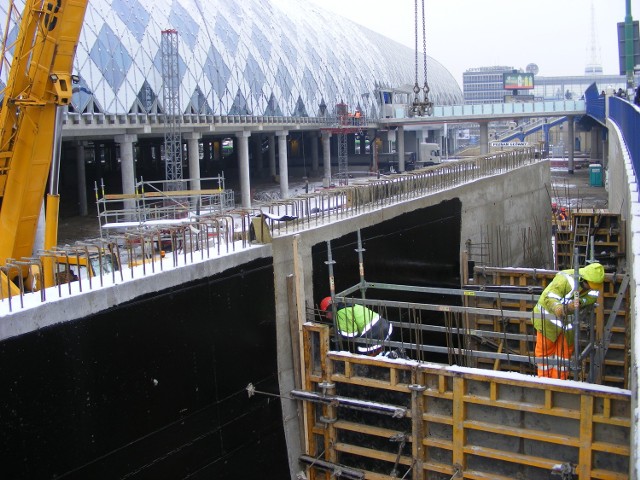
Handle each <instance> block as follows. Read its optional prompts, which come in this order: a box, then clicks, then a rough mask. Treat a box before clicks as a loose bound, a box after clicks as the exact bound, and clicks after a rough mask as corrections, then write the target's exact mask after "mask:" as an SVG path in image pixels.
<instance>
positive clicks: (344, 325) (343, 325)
mask: <svg viewBox="0 0 640 480" xmlns="http://www.w3.org/2000/svg"><path fill="white" fill-rule="evenodd" d="M336 325H337V327H338V333H339V334H340V335H341V336H342V337H343V338H348V339H351V338H354V339H355V338H369V339H372V340H376V341H377V342H376V343H375V344H364V345H358V346H357V348H356V351H357V352H358V353H367V354H369V353H370V352H375V351H376V350H378V349H379V348H381V347H382V344H383V342H385V341H387V340H389V338H390V336H391V332H392V331H393V326H392V325H391V323H390V322H388V321H387V320H385V319H384V318H382V317H381V316H380V315H378V314H377V313H376V312H374V311H373V310H371V309H369V308H367V307H364V306H362V305H351V306H347V307H343V308H340V309H338V312H337V314H336Z"/></svg>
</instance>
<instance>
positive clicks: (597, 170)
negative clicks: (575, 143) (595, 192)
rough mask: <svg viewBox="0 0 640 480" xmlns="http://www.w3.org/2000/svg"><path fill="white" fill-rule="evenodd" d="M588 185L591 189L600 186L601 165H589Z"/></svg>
mask: <svg viewBox="0 0 640 480" xmlns="http://www.w3.org/2000/svg"><path fill="white" fill-rule="evenodd" d="M589 185H591V186H592V187H601V186H602V165H600V164H599V163H592V164H591V165H589Z"/></svg>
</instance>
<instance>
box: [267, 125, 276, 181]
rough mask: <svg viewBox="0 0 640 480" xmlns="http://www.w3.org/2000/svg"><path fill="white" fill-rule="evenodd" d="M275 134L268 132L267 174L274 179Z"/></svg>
mask: <svg viewBox="0 0 640 480" xmlns="http://www.w3.org/2000/svg"><path fill="white" fill-rule="evenodd" d="M277 174H278V172H277V170H276V136H275V135H274V134H273V133H270V134H269V175H270V176H271V178H272V179H273V180H274V181H275V178H276V175H277Z"/></svg>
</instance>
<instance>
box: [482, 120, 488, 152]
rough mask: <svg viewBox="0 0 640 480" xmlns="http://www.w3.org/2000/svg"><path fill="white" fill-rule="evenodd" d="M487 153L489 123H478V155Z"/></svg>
mask: <svg viewBox="0 0 640 480" xmlns="http://www.w3.org/2000/svg"><path fill="white" fill-rule="evenodd" d="M487 153H489V123H488V122H481V123H480V155H486V154H487Z"/></svg>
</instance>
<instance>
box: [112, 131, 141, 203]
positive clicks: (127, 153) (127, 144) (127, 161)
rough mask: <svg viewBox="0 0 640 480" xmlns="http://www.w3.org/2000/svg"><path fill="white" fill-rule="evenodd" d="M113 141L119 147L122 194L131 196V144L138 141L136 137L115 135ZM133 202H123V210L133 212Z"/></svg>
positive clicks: (132, 169) (133, 183)
mask: <svg viewBox="0 0 640 480" xmlns="http://www.w3.org/2000/svg"><path fill="white" fill-rule="evenodd" d="M113 139H114V141H115V142H116V143H117V144H118V145H120V175H121V178H122V193H124V194H129V195H132V194H133V193H135V188H136V180H135V175H136V173H135V164H134V161H133V144H134V143H135V142H137V141H138V136H137V135H130V134H124V135H116V136H115V137H114V138H113ZM135 206H136V205H135V201H134V200H125V201H124V208H125V210H130V211H131V212H133V210H134V209H135Z"/></svg>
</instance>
